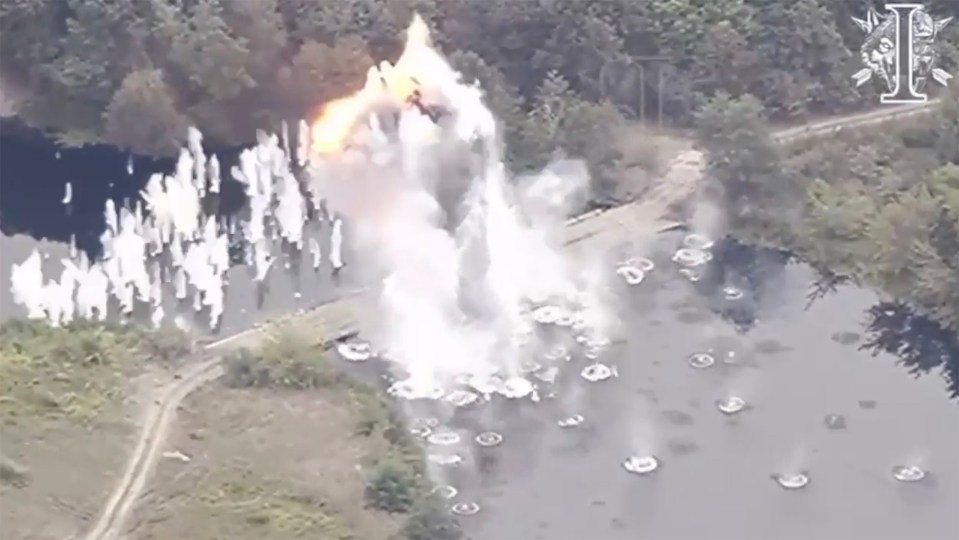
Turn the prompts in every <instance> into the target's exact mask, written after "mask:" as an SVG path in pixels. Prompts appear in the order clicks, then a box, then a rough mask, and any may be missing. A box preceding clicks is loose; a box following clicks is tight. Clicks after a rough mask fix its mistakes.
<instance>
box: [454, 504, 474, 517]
mask: <svg viewBox="0 0 959 540" xmlns="http://www.w3.org/2000/svg"><path fill="white" fill-rule="evenodd" d="M479 511H480V506H479V505H478V504H476V503H474V502H462V503H456V504H454V505H453V507H452V508H450V512H452V513H454V514H456V515H457V516H472V515H475V514H477V513H478V512H479Z"/></svg>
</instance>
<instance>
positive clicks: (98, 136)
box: [0, 0, 959, 165]
mask: <svg viewBox="0 0 959 540" xmlns="http://www.w3.org/2000/svg"><path fill="white" fill-rule="evenodd" d="M868 5H869V2H868V0H667V1H657V2H644V1H636V0H589V1H586V0H508V1H507V0H489V1H486V2H475V1H473V0H340V1H338V2H329V1H326V0H282V1H281V0H7V1H4V2H3V3H2V4H0V60H2V65H3V70H4V72H5V76H10V77H12V78H14V79H15V80H17V81H21V82H23V85H24V86H25V87H26V88H27V90H28V91H27V92H26V93H27V95H28V96H29V98H28V99H27V100H26V102H25V103H22V104H21V106H20V107H19V115H20V117H21V118H22V119H23V120H24V121H26V122H27V123H29V124H30V125H32V126H35V127H39V128H42V129H44V130H48V131H50V132H53V133H56V134H58V136H59V137H60V139H61V140H62V141H63V142H66V143H84V142H107V143H111V144H115V145H119V146H122V147H127V148H131V149H133V150H134V151H137V152H142V153H148V154H166V153H170V152H171V151H174V150H175V149H176V147H177V143H178V141H180V140H181V139H182V136H183V135H182V134H183V133H184V132H185V130H184V126H185V125H187V124H194V125H197V126H198V127H199V128H200V129H201V130H202V131H203V132H204V133H205V134H206V136H207V138H208V139H209V140H210V141H211V142H215V143H221V144H231V145H232V144H239V143H243V142H248V141H250V140H252V138H253V134H254V133H255V130H256V129H257V128H268V129H269V128H275V126H277V125H278V123H279V121H280V120H282V119H298V118H301V117H309V116H310V115H312V114H314V113H315V112H316V110H317V108H318V107H320V106H321V105H322V104H323V103H324V102H326V101H328V100H329V99H331V98H333V97H337V96H341V95H344V94H347V93H349V92H352V91H355V90H356V89H358V88H359V86H360V85H361V84H362V83H363V81H364V75H365V71H366V69H367V67H368V66H370V65H373V64H374V63H375V62H378V61H380V60H383V59H395V58H396V57H397V55H398V53H399V51H400V49H401V47H402V39H403V35H402V34H403V30H404V29H405V27H406V25H407V24H408V23H409V21H410V18H411V15H412V13H413V12H419V13H420V14H422V15H423V16H424V17H425V18H426V19H427V21H428V23H429V24H430V26H431V28H432V29H433V30H434V39H435V41H436V43H437V44H438V46H439V47H440V48H441V49H442V50H443V51H444V52H445V53H446V54H447V55H448V56H449V57H450V58H451V60H452V62H453V64H454V65H456V66H457V67H459V68H460V69H462V70H463V71H464V72H465V74H466V76H467V78H468V79H478V80H479V81H480V82H481V83H482V84H483V85H484V87H485V88H486V89H487V93H488V94H489V101H490V102H491V103H492V105H493V107H494V109H496V112H497V113H499V114H500V117H501V118H502V119H503V120H504V122H505V124H506V132H507V137H508V138H509V139H511V140H512V141H511V142H515V143H516V145H517V149H516V150H515V151H514V152H513V155H512V157H513V158H514V159H520V160H521V161H525V162H526V163H527V164H530V165H532V164H534V163H535V162H537V161H541V160H542V159H543V158H544V156H546V155H548V153H549V152H551V151H552V150H554V149H555V148H557V147H558V148H560V149H566V150H568V151H573V150H576V151H577V152H579V153H586V154H590V155H588V156H586V157H589V158H591V163H592V162H597V163H602V162H603V161H604V160H605V161H609V160H610V159H611V158H612V156H609V155H604V154H605V153H608V152H607V151H606V150H604V146H605V147H608V146H609V140H608V138H609V137H612V136H613V134H612V133H606V132H608V131H609V130H608V129H602V128H603V127H604V126H609V125H610V120H611V119H620V118H621V117H626V118H627V119H629V118H633V119H635V118H638V117H643V116H644V115H648V114H658V109H659V107H660V106H661V107H662V110H663V112H664V114H665V116H666V117H667V119H668V120H669V121H670V122H673V123H680V124H685V123H688V122H690V121H691V120H692V113H693V112H694V111H695V110H696V108H697V107H698V105H699V104H700V103H701V102H702V100H703V99H704V98H708V97H710V96H713V95H716V94H717V93H720V92H726V93H728V94H730V95H734V96H735V95H742V94H746V93H749V94H752V95H755V96H759V99H760V100H761V102H762V104H763V106H764V107H765V109H766V110H767V111H768V112H769V114H770V115H771V116H772V117H773V118H775V119H782V120H787V119H795V118H801V117H805V116H808V115H815V114H829V113H835V112H838V111H844V110H849V109H851V108H855V107H857V106H859V105H861V104H862V103H864V102H866V101H868V100H863V99H862V96H861V95H860V91H859V90H857V89H855V87H854V85H853V84H851V80H850V78H849V76H850V74H851V73H853V72H854V71H855V70H856V69H858V67H859V66H858V56H859V55H858V47H859V46H860V44H861V42H862V38H863V36H862V33H861V31H860V30H859V29H858V28H857V27H856V26H855V25H854V23H853V22H852V20H851V17H852V16H861V15H862V14H863V13H865V9H866V7H867V6H868ZM927 5H928V6H929V7H930V9H932V10H933V11H934V12H938V13H943V14H946V11H947V10H949V9H951V10H952V11H956V7H955V5H954V2H952V1H951V0H936V1H932V2H927ZM937 10H938V11H937ZM951 26H952V28H950V29H949V31H950V32H952V35H953V36H957V35H959V32H957V28H956V27H959V25H951ZM944 41H947V42H949V41H951V42H952V43H959V40H956V39H953V40H950V39H948V37H947V38H946V39H945V40H944ZM945 52H946V54H945V57H946V61H947V63H952V65H954V63H955V59H956V58H957V57H959V55H957V54H956V51H955V49H954V47H953V48H951V49H949V50H947V51H945ZM653 59H658V60H653ZM947 67H948V66H947ZM861 90H862V91H865V92H873V90H872V89H865V88H864V89H861ZM567 124H570V127H569V128H568V129H567ZM560 127H562V128H563V129H559V128H560ZM577 130H579V131H587V132H589V137H588V138H589V139H590V141H591V144H590V145H588V146H586V147H583V146H581V145H580V142H581V140H582V139H583V138H584V136H583V135H568V132H570V131H577ZM590 130H592V131H597V132H599V135H598V136H597V135H594V133H592V131H590Z"/></svg>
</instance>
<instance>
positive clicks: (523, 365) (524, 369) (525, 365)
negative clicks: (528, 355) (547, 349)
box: [519, 360, 543, 375]
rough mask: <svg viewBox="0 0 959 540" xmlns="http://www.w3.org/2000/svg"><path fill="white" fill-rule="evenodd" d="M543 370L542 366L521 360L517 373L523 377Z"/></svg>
mask: <svg viewBox="0 0 959 540" xmlns="http://www.w3.org/2000/svg"><path fill="white" fill-rule="evenodd" d="M541 369H543V365H542V364H540V363H539V362H536V361H535V360H523V361H521V362H520V363H519V372H520V373H522V374H523V375H529V374H530V373H535V372H537V371H539V370H541Z"/></svg>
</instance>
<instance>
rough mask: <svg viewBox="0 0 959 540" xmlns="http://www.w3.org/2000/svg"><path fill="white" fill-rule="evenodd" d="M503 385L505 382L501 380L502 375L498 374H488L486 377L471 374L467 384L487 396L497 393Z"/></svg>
mask: <svg viewBox="0 0 959 540" xmlns="http://www.w3.org/2000/svg"><path fill="white" fill-rule="evenodd" d="M504 385H505V383H504V382H503V379H502V377H499V376H498V375H489V376H486V377H480V376H473V377H471V378H470V382H469V384H468V385H467V386H469V387H470V388H472V389H473V390H476V391H477V392H479V393H480V394H482V395H484V396H487V397H488V396H489V395H490V394H496V393H499V391H500V390H502V388H503V386H504Z"/></svg>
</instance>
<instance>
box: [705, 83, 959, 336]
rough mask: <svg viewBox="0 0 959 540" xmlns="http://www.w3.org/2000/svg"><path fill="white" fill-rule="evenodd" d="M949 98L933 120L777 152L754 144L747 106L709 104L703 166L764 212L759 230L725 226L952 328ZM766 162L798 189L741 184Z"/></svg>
mask: <svg viewBox="0 0 959 540" xmlns="http://www.w3.org/2000/svg"><path fill="white" fill-rule="evenodd" d="M951 99H954V97H953V98H949V97H947V99H946V100H945V101H944V103H943V104H942V105H941V107H940V111H938V114H937V115H936V116H935V118H936V121H934V122H929V121H928V120H925V121H924V122H921V123H920V122H917V123H915V124H912V125H909V126H907V127H906V128H904V129H903V130H901V131H899V132H887V133H885V134H876V133H875V130H874V129H872V128H870V129H869V131H870V132H869V133H865V134H856V133H853V134H847V135H844V136H842V137H837V138H835V139H833V140H829V141H828V143H827V144H825V145H824V144H822V142H820V141H813V142H810V143H809V144H807V145H806V146H803V147H799V148H793V149H792V154H791V155H789V156H788V157H787V158H786V159H785V160H781V159H780V158H779V157H778V156H777V155H775V154H774V153H773V152H771V151H770V150H769V149H768V148H765V147H764V143H763V141H764V140H765V137H764V136H762V135H761V134H762V132H763V128H762V126H761V125H759V124H757V122H758V118H759V116H758V109H757V106H756V104H755V102H753V103H752V104H750V103H748V102H740V103H736V102H735V100H730V99H728V98H721V101H718V102H717V101H716V100H713V102H711V104H710V105H708V106H707V107H706V108H704V111H703V112H702V113H701V114H700V116H699V117H698V120H699V121H700V124H701V125H700V128H701V129H700V131H701V133H702V137H703V140H704V146H705V147H706V148H707V150H709V151H710V169H711V172H712V173H713V175H714V177H716V178H717V179H719V180H720V181H721V182H725V185H726V186H728V185H734V186H736V187H735V189H738V190H739V193H740V194H741V197H742V198H743V199H745V200H746V201H748V203H747V204H748V205H750V206H752V207H758V208H761V209H762V211H763V214H762V217H763V220H762V221H761V222H760V225H759V226H757V225H756V223H755V222H754V221H749V222H742V223H740V225H741V226H742V227H741V228H740V229H737V230H734V232H735V233H736V234H738V235H740V236H744V237H747V238H752V239H755V238H756V237H757V236H760V237H762V236H763V234H762V233H763V232H766V233H770V234H768V235H766V237H765V239H766V240H771V241H773V242H775V243H778V244H780V245H782V246H784V247H786V248H788V249H791V250H793V251H796V252H798V254H800V255H801V256H802V257H804V258H805V259H806V260H808V261H810V262H812V263H813V264H814V265H816V266H818V267H825V268H829V269H830V270H831V271H832V272H834V273H836V274H837V275H848V276H850V277H852V278H853V279H855V280H856V281H858V282H861V283H865V284H867V285H870V286H873V287H875V288H877V289H879V290H882V291H884V292H885V293H887V294H889V295H891V296H892V297H894V298H896V299H899V300H903V301H906V302H908V303H910V304H911V305H912V306H913V307H915V308H917V309H918V310H919V311H920V312H922V313H924V314H925V315H928V316H931V317H932V318H933V319H935V320H936V321H937V322H939V323H941V324H943V325H944V326H946V327H949V328H952V329H957V330H959V164H957V163H955V162H954V160H953V159H952V154H950V153H948V152H943V147H942V145H941V144H940V141H941V140H942V139H943V138H948V137H950V136H953V134H954V132H953V130H954V129H955V126H956V125H957V124H956V123H957V122H959V108H957V107H956V104H955V101H951ZM723 111H725V112H726V113H727V114H723ZM773 168H775V170H778V171H779V173H778V176H776V177H775V178H781V179H785V180H784V182H785V183H782V182H780V183H772V185H774V186H777V187H776V189H778V190H783V191H784V192H788V193H791V194H795V193H798V194H799V195H798V196H795V195H790V197H788V198H784V197H776V196H775V195H776V194H775V193H774V192H771V191H770V190H769V189H768V185H766V184H765V183H759V184H756V183H752V184H750V182H751V180H752V179H753V178H764V179H766V178H769V174H770V173H771V171H772V170H774V169H773ZM797 190H802V191H804V192H805V195H802V194H801V193H802V192H798V191H797ZM736 215H737V216H741V214H736ZM797 215H798V216H799V217H798V219H796V216H797ZM763 224H767V226H766V229H761V226H762V225H763ZM757 227H760V231H759V234H757V231H756V228H757Z"/></svg>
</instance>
